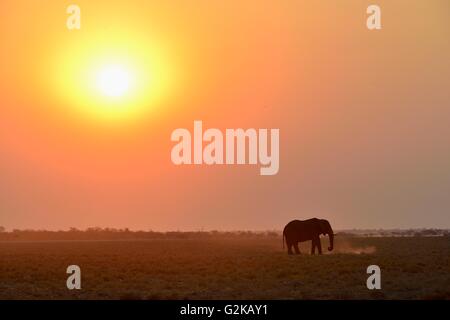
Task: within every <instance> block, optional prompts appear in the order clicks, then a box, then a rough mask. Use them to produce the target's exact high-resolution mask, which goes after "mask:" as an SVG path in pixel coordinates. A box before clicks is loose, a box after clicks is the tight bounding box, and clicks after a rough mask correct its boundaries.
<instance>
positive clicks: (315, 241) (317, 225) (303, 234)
mask: <svg viewBox="0 0 450 320" xmlns="http://www.w3.org/2000/svg"><path fill="white" fill-rule="evenodd" d="M321 234H323V235H326V234H328V237H329V240H330V246H329V247H328V251H332V250H333V242H334V233H333V229H332V228H331V225H330V223H329V222H328V221H327V220H324V219H317V218H313V219H308V220H303V221H300V220H293V221H291V222H289V223H288V224H287V225H286V226H285V227H284V230H283V249H284V240H285V239H286V245H287V248H288V254H292V247H294V249H295V253H296V254H300V250H299V249H298V243H299V242H304V241H308V240H312V245H311V254H315V252H316V247H317V249H318V251H319V254H322V245H321V243H320V235H321Z"/></svg>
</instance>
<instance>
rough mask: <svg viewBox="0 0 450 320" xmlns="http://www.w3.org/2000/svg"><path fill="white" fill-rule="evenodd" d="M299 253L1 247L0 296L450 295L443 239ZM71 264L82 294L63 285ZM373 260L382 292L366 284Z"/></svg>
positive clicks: (190, 245) (185, 244)
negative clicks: (320, 253)
mask: <svg viewBox="0 0 450 320" xmlns="http://www.w3.org/2000/svg"><path fill="white" fill-rule="evenodd" d="M322 243H323V247H326V245H327V244H326V243H327V241H325V239H323V240H322ZM302 249H303V250H302V254H301V255H299V256H288V255H287V254H286V253H285V252H284V251H282V248H281V239H280V238H278V237H264V238H261V239H212V240H211V239H208V240H206V239H204V240H167V239H165V240H149V241H78V242H77V241H72V242H1V243H0V299H443V298H446V299H449V298H450V272H449V271H450V239H449V238H448V237H434V238H342V237H341V238H340V237H337V238H336V250H335V251H334V252H333V254H325V255H323V256H310V255H309V254H307V253H308V252H309V243H308V244H305V246H303V247H302ZM71 264H76V265H79V266H80V267H81V270H82V290H80V291H69V290H67V288H66V279H67V276H68V275H67V274H66V268H67V266H68V265H71ZM371 264H377V265H379V266H380V267H381V270H382V276H381V279H382V290H379V291H369V290H368V289H367V288H366V279H367V276H368V275H367V274H366V268H367V266H368V265H371Z"/></svg>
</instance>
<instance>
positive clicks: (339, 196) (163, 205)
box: [0, 0, 450, 230]
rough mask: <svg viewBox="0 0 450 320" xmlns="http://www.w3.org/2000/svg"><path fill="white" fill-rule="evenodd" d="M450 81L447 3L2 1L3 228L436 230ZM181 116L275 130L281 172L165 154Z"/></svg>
mask: <svg viewBox="0 0 450 320" xmlns="http://www.w3.org/2000/svg"><path fill="white" fill-rule="evenodd" d="M72 3H75V4H77V5H78V6H79V7H80V8H81V30H68V29H67V27H66V20H67V18H68V16H69V15H68V14H67V13H66V8H67V7H68V5H70V4H72ZM373 3H376V4H378V5H380V7H381V10H382V29H381V30H376V31H370V30H368V29H367V28H366V18H367V14H366V8H367V6H368V5H370V4H373ZM117 74H119V75H120V77H119V78H120V79H122V80H121V81H124V82H119V83H117V82H114V81H113V83H110V81H111V78H114V76H115V75H117ZM124 79H125V80H124ZM449 82H450V2H449V1H448V0H430V1H421V0H420V1H419V0H414V1H379V0H377V1H350V0H348V1H339V2H338V1H326V0H320V1H300V0H299V1H294V0H292V1H291V0H281V1H248V0H243V1H211V0H209V1H206V0H199V1H195V2H193V1H187V0H186V1H184V0H177V1H151V0H147V1H138V0H126V1H125V0H116V1H104V0H96V1H86V0H75V1H73V2H68V1H62V0H42V1H34V0H4V1H1V2H0V226H4V227H6V228H7V229H13V228H19V229H25V228H34V229H51V230H54V229H67V228H69V227H77V228H86V227H90V226H100V227H117V228H119V227H120V228H122V227H129V228H131V229H141V230H148V229H152V230H200V229H204V230H210V229H219V230H237V229H252V230H253V229H254V230H266V229H277V230H279V229H282V228H283V227H284V225H285V224H286V223H287V222H289V221H290V220H292V219H307V218H311V217H321V218H327V219H329V220H330V222H331V224H332V225H333V226H334V227H335V228H337V229H343V228H410V227H414V228H418V227H436V228H450V197H449V192H450V144H449V141H450V140H449V137H450V88H449ZM194 120H201V121H203V125H204V127H206V128H219V129H221V130H225V129H226V128H244V129H246V128H279V129H280V170H279V172H278V174H277V175H273V176H261V175H259V168H258V167H255V166H248V165H244V166H229V165H228V166H227V165H223V166H206V165H201V166H193V165H192V166H187V165H185V166H175V165H174V164H173V163H172V162H171V159H170V154H171V149H172V147H173V145H174V143H173V142H172V141H171V140H170V136H171V132H172V131H173V130H175V129H177V128H187V129H189V130H192V127H193V122H194Z"/></svg>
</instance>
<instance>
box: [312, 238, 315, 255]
mask: <svg viewBox="0 0 450 320" xmlns="http://www.w3.org/2000/svg"><path fill="white" fill-rule="evenodd" d="M311 254H312V255H314V254H316V242H315V240H314V239H313V240H312V241H311Z"/></svg>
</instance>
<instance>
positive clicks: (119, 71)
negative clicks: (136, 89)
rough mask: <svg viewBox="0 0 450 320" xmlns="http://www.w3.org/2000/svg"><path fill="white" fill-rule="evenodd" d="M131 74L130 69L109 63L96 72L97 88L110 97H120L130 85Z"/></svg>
mask: <svg viewBox="0 0 450 320" xmlns="http://www.w3.org/2000/svg"><path fill="white" fill-rule="evenodd" d="M132 80H133V76H132V74H131V72H130V70H127V69H126V68H124V67H122V66H119V65H109V66H106V67H104V68H103V69H101V70H100V71H99V72H98V74H97V79H96V81H97V88H98V89H99V91H100V92H101V93H102V94H103V95H105V96H107V97H110V98H120V97H122V96H124V95H125V94H127V92H128V91H129V90H130V87H131V85H132V82H133V81H132Z"/></svg>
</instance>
